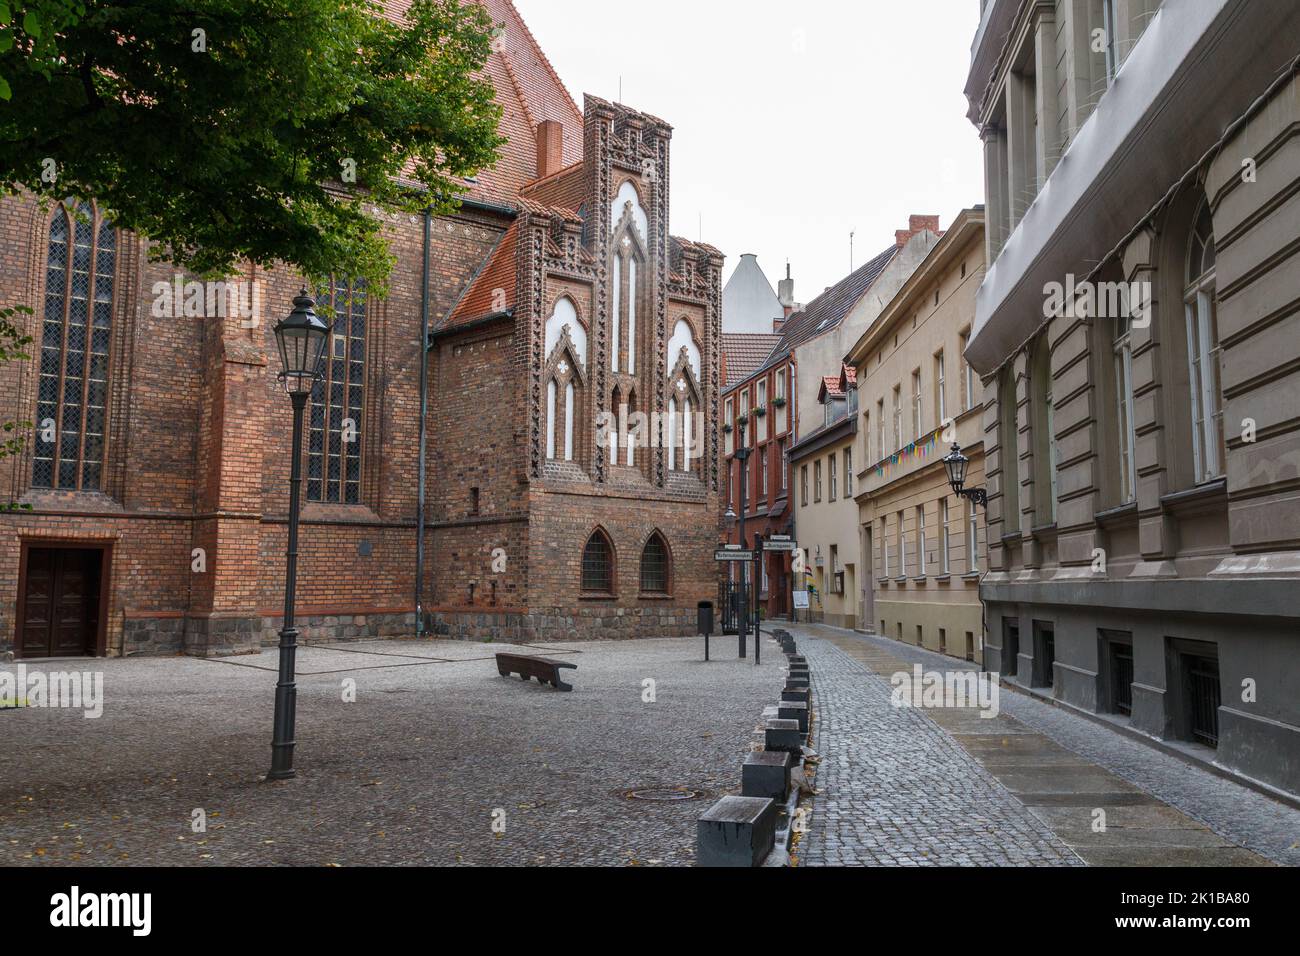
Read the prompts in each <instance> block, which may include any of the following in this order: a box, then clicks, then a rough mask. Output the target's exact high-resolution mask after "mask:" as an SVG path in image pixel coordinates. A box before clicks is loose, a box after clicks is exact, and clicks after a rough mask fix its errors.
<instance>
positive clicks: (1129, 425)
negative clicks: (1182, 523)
mask: <svg viewBox="0 0 1300 956" xmlns="http://www.w3.org/2000/svg"><path fill="white" fill-rule="evenodd" d="M1118 321H1119V334H1118V336H1116V338H1115V342H1114V347H1113V351H1114V356H1115V359H1114V361H1115V411H1116V415H1117V417H1118V419H1119V420H1118V421H1117V422H1116V425H1117V427H1118V430H1119V479H1120V501H1121V502H1129V501H1132V500H1133V499H1134V498H1136V497H1137V470H1136V457H1135V451H1136V448H1137V433H1136V432H1135V430H1134V428H1133V345H1132V336H1131V330H1130V328H1129V320H1128V319H1127V318H1124V317H1121V318H1120V319H1119V320H1118Z"/></svg>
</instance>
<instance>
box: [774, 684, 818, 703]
mask: <svg viewBox="0 0 1300 956" xmlns="http://www.w3.org/2000/svg"><path fill="white" fill-rule="evenodd" d="M781 700H782V701H787V700H798V701H802V702H803V703H805V704H811V703H812V694H811V693H810V692H809V690H808V688H807V687H788V686H787V687H786V688H785V689H784V690H783V691H781Z"/></svg>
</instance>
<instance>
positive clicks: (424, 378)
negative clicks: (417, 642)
mask: <svg viewBox="0 0 1300 956" xmlns="http://www.w3.org/2000/svg"><path fill="white" fill-rule="evenodd" d="M432 229H433V214H432V211H431V210H430V208H429V207H428V206H425V207H424V247H423V259H424V267H423V270H422V272H421V276H420V429H419V432H420V440H419V445H420V452H419V454H420V461H419V465H418V466H417V468H418V475H417V478H416V489H417V490H416V499H415V636H416V637H423V636H424V481H425V466H424V458H425V450H426V447H427V445H428V441H429V435H428V423H427V419H428V413H429V238H430V237H429V234H430V232H431V231H432Z"/></svg>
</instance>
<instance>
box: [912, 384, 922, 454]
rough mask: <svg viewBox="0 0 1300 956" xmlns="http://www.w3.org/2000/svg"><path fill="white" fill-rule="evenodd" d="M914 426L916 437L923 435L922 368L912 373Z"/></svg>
mask: <svg viewBox="0 0 1300 956" xmlns="http://www.w3.org/2000/svg"><path fill="white" fill-rule="evenodd" d="M912 426H913V428H914V429H915V432H916V437H917V438H920V437H921V370H920V369H919V368H918V369H917V370H916V371H915V372H913V373H912Z"/></svg>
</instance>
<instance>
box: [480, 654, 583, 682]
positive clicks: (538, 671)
mask: <svg viewBox="0 0 1300 956" xmlns="http://www.w3.org/2000/svg"><path fill="white" fill-rule="evenodd" d="M562 668H567V669H569V670H574V671H576V670H577V669H578V665H577V664H570V663H569V662H568V661H553V660H549V659H547V658H545V657H523V656H521V655H519V654H498V655H497V673H498V674H500V675H501V676H502V677H509V676H510V675H511V674H518V675H519V678H520V680H532V679H533V678H534V677H536V678H537V683H539V684H550V685H551V686H552V687H554V688H555V689H556V690H573V685H572V684H566V683H565V682H564V681H562V680H560V670H561V669H562Z"/></svg>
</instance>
